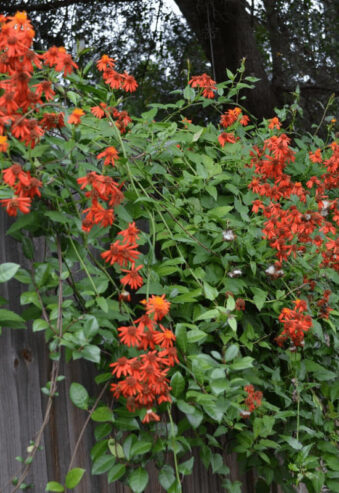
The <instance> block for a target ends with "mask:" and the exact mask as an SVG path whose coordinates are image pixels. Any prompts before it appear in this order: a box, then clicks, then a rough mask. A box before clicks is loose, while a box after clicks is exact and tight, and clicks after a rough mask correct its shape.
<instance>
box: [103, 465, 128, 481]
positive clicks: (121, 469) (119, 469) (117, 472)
mask: <svg viewBox="0 0 339 493" xmlns="http://www.w3.org/2000/svg"><path fill="white" fill-rule="evenodd" d="M125 472H126V466H125V464H115V465H114V466H113V467H112V468H111V469H110V470H109V471H108V473H107V480H108V484H110V483H113V482H114V481H118V479H120V478H122V476H123V475H124V474H125Z"/></svg>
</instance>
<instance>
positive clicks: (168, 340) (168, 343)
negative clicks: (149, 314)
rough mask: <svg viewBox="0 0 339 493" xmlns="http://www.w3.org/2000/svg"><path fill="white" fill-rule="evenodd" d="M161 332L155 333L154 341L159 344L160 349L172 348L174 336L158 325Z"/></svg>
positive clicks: (168, 330)
mask: <svg viewBox="0 0 339 493" xmlns="http://www.w3.org/2000/svg"><path fill="white" fill-rule="evenodd" d="M159 326H160V330H161V332H156V333H155V334H154V341H155V342H156V343H157V344H159V345H160V346H161V347H162V348H166V349H167V348H170V347H172V346H173V342H174V341H175V335H174V334H173V332H172V331H171V330H170V329H166V328H165V327H163V326H162V325H161V324H159Z"/></svg>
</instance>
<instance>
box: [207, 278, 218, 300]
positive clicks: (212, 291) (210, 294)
mask: <svg viewBox="0 0 339 493" xmlns="http://www.w3.org/2000/svg"><path fill="white" fill-rule="evenodd" d="M204 294H205V296H206V298H207V299H208V300H211V301H213V300H215V298H216V297H217V296H218V294H219V291H218V290H217V289H216V288H213V287H212V286H210V284H208V282H204Z"/></svg>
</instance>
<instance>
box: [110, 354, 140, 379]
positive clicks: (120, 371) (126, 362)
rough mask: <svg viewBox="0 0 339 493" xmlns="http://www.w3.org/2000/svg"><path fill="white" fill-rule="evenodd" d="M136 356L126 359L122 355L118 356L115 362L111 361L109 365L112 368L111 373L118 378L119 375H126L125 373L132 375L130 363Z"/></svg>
mask: <svg viewBox="0 0 339 493" xmlns="http://www.w3.org/2000/svg"><path fill="white" fill-rule="evenodd" d="M135 360H136V358H132V359H128V358H125V356H123V357H122V358H119V359H118V360H117V361H116V362H115V363H111V364H110V365H109V366H110V367H111V368H113V371H112V375H116V376H117V378H120V377H121V375H123V376H124V377H127V375H132V370H131V363H133V362H134V361H135Z"/></svg>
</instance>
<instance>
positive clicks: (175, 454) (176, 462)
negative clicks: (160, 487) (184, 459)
mask: <svg viewBox="0 0 339 493" xmlns="http://www.w3.org/2000/svg"><path fill="white" fill-rule="evenodd" d="M167 413H168V417H169V420H170V424H171V435H172V447H173V458H174V469H175V477H176V478H177V483H178V486H179V488H180V491H181V482H180V476H179V468H178V459H177V453H176V451H175V446H174V445H175V440H174V423H173V418H172V414H171V410H170V409H167Z"/></svg>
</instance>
